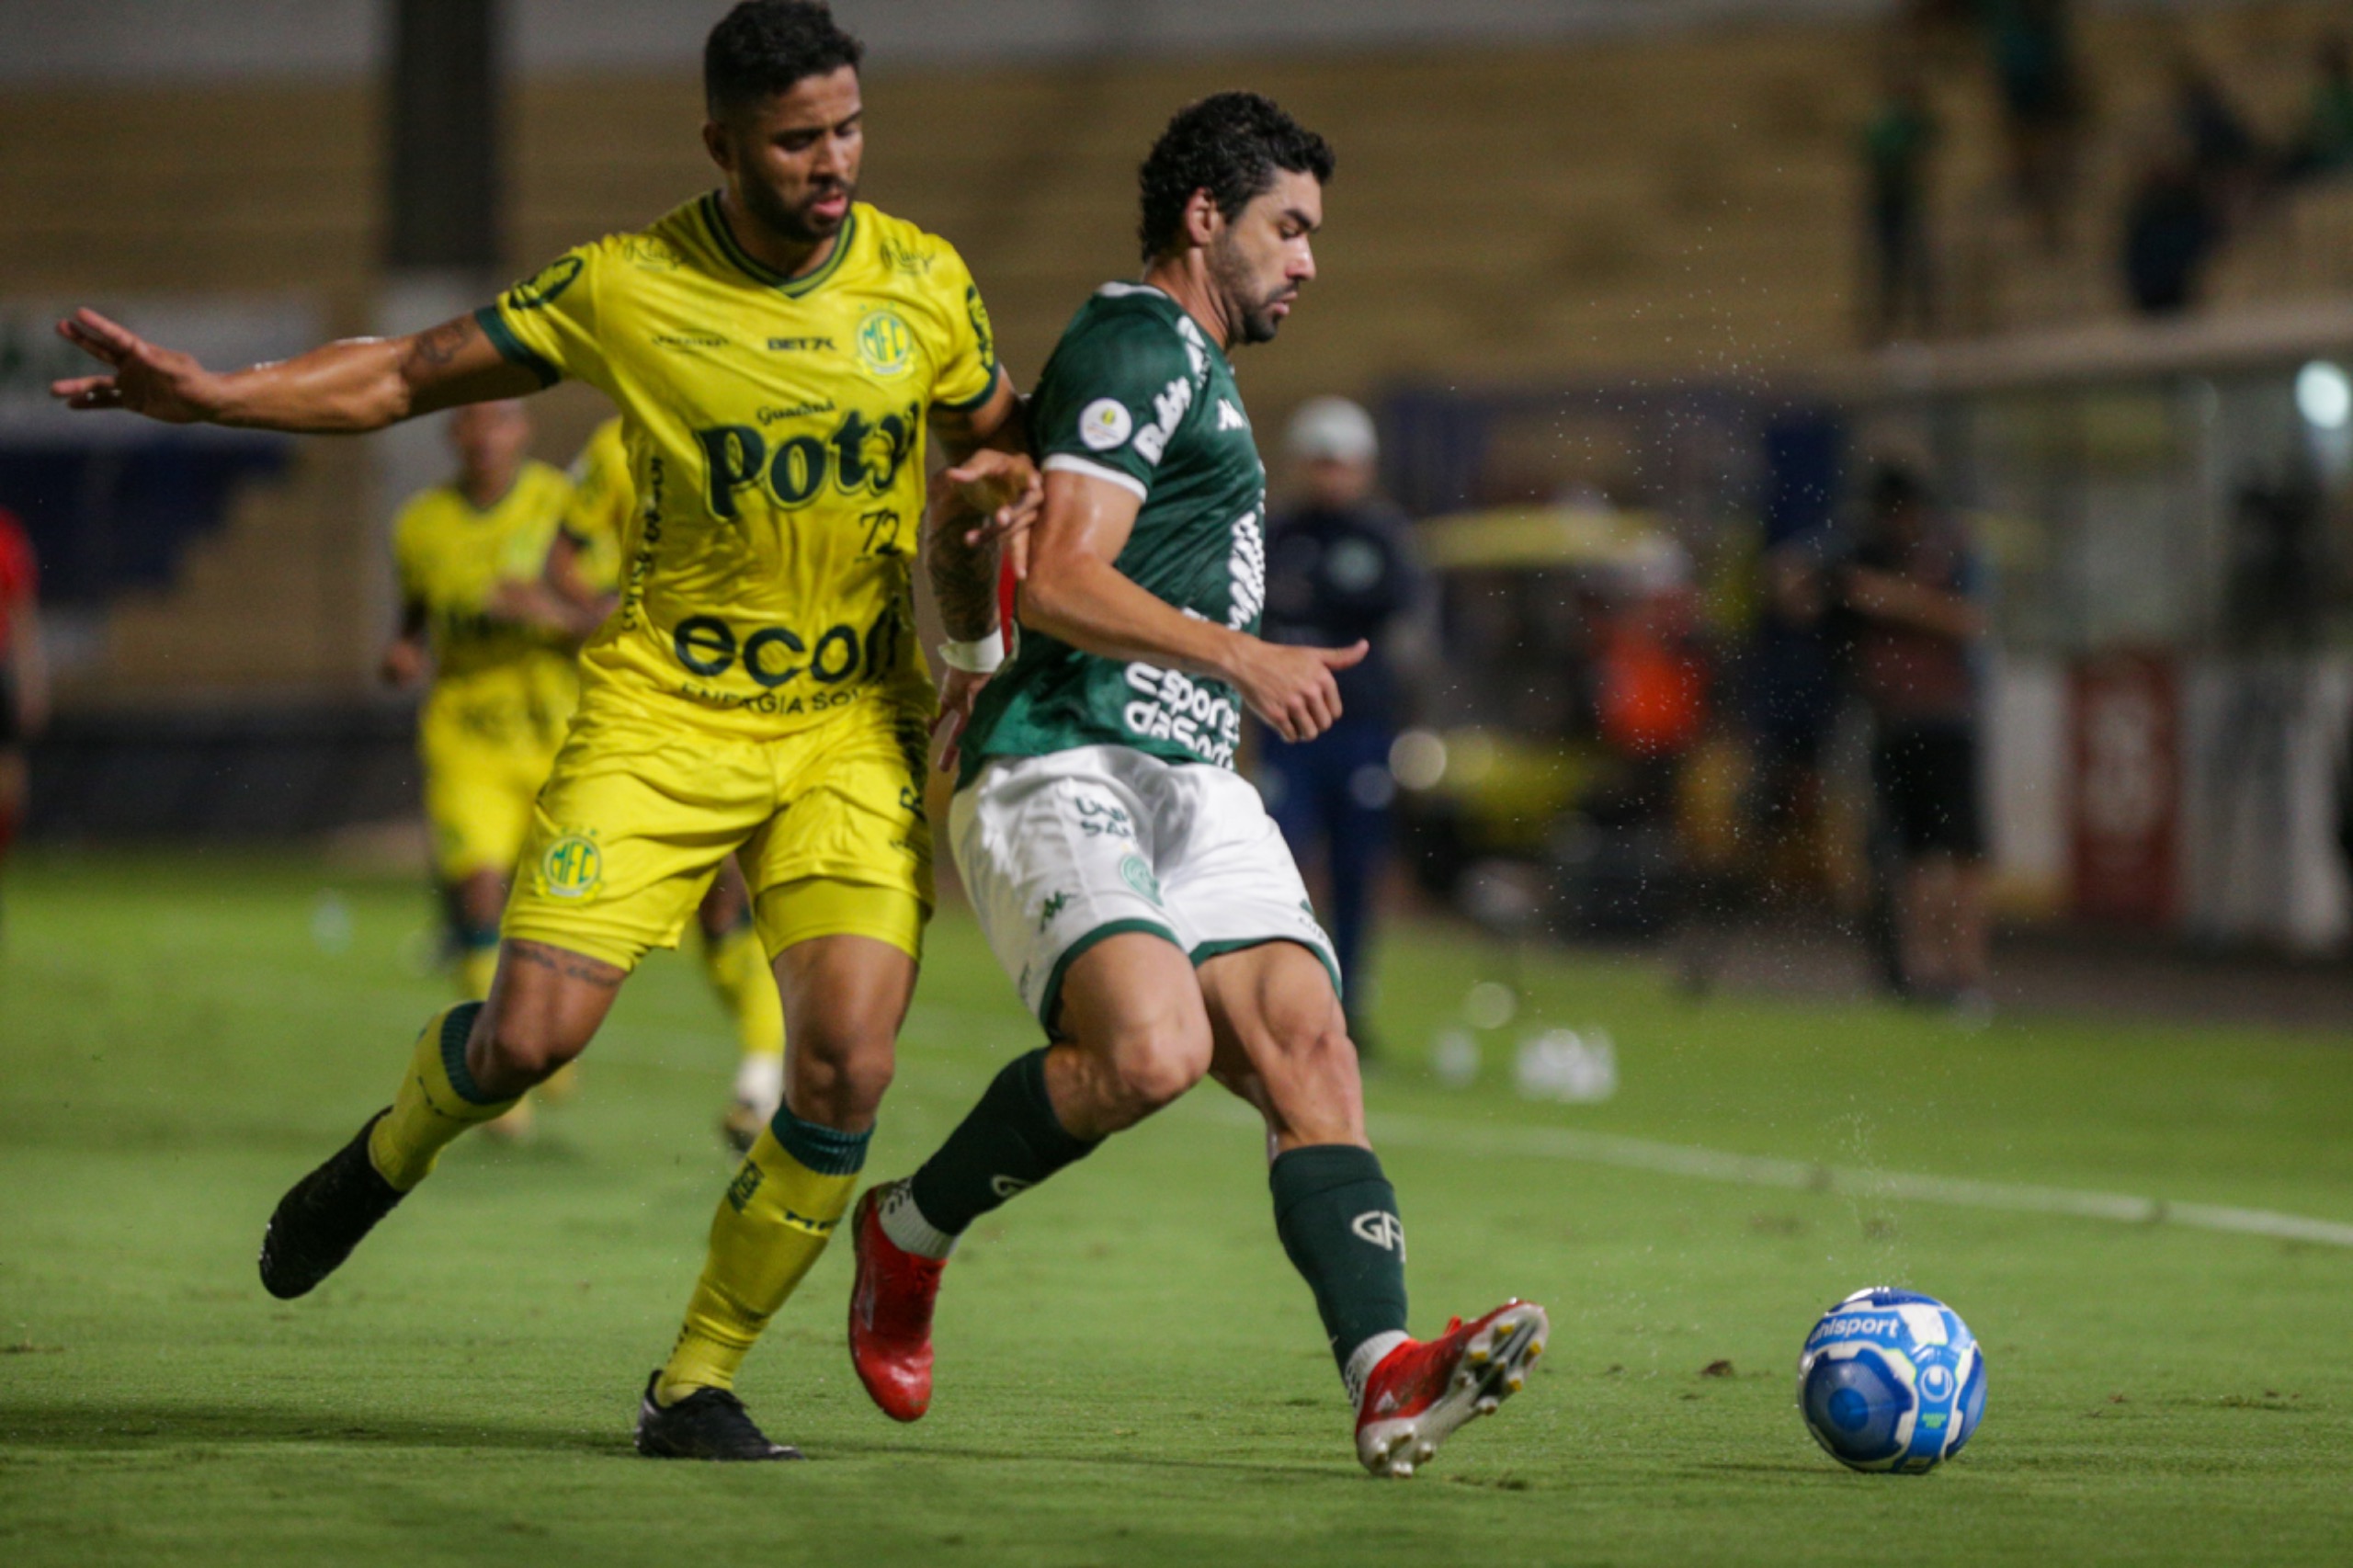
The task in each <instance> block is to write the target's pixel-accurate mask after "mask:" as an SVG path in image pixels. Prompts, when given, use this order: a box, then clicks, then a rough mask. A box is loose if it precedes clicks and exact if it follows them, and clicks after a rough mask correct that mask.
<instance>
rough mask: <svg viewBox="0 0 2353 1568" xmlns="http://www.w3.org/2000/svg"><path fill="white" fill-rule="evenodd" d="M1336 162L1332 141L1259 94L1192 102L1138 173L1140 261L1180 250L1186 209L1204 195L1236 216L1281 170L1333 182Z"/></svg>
mask: <svg viewBox="0 0 2353 1568" xmlns="http://www.w3.org/2000/svg"><path fill="white" fill-rule="evenodd" d="M1335 163H1336V160H1335V159H1334V158H1333V156H1332V148H1331V145H1330V143H1328V142H1325V141H1324V138H1322V137H1321V136H1318V135H1316V134H1315V132H1313V131H1310V130H1308V129H1307V128H1306V127H1304V126H1302V125H1301V124H1300V123H1299V121H1297V120H1295V119H1291V117H1290V116H1289V115H1287V114H1285V113H1284V112H1283V111H1282V109H1281V108H1279V107H1278V106H1277V105H1276V103H1275V101H1274V100H1273V99H1272V98H1268V97H1261V96H1260V95H1259V94H1256V93H1217V94H1214V95H1212V96H1211V97H1206V98H1203V99H1202V100H1201V101H1200V102H1199V103H1196V104H1188V105H1187V106H1186V107H1185V108H1180V109H1178V110H1177V111H1176V117H1175V118H1174V119H1171V120H1169V122H1168V129H1167V130H1165V131H1162V132H1161V133H1160V140H1159V141H1157V142H1154V143H1153V144H1152V153H1151V155H1150V156H1148V157H1146V158H1145V159H1144V161H1143V167H1142V168H1141V169H1139V170H1138V171H1137V172H1136V183H1137V184H1138V186H1139V187H1141V188H1142V197H1143V219H1142V222H1140V223H1139V224H1138V225H1137V226H1136V237H1137V238H1138V239H1139V240H1141V241H1142V244H1143V258H1144V259H1145V260H1146V261H1150V260H1152V259H1153V258H1154V256H1161V255H1164V254H1165V253H1166V252H1168V251H1170V250H1173V249H1175V248H1176V238H1177V236H1178V235H1179V234H1180V233H1183V232H1184V225H1185V204H1186V203H1187V202H1188V201H1190V200H1192V199H1193V192H1195V191H1197V190H1206V191H1208V192H1209V193H1210V199H1211V200H1212V201H1214V202H1216V203H1217V210H1219V211H1220V212H1222V213H1224V214H1225V215H1226V217H1227V218H1229V219H1232V218H1233V217H1235V216H1237V215H1238V214H1240V212H1241V211H1242V210H1243V209H1244V208H1245V207H1247V206H1249V205H1250V202H1251V199H1253V198H1255V197H1258V196H1262V195H1264V194H1265V193H1266V192H1267V189H1268V188H1269V187H1272V186H1273V185H1274V183H1275V171H1276V170H1277V169H1284V170H1288V171H1289V172H1290V173H1292V174H1301V175H1313V176H1315V180H1316V183H1317V184H1318V185H1324V184H1328V183H1330V181H1331V178H1332V170H1333V167H1334V165H1335Z"/></svg>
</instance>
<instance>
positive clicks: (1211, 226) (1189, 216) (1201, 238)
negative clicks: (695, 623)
mask: <svg viewBox="0 0 2353 1568" xmlns="http://www.w3.org/2000/svg"><path fill="white" fill-rule="evenodd" d="M1224 227H1225V214H1224V213H1222V212H1221V211H1219V210H1218V206H1217V198H1216V197H1214V196H1211V194H1210V193H1209V189H1208V187H1202V188H1201V189H1199V190H1197V191H1195V192H1193V195H1192V199H1190V200H1188V201H1187V202H1186V203H1185V238H1186V240H1187V241H1188V242H1189V243H1190V244H1197V245H1201V246H1204V247H1206V246H1207V245H1208V244H1209V243H1210V242H1211V240H1213V239H1215V238H1217V236H1218V233H1219V232H1220V231H1221V230H1222V229H1223V228H1224Z"/></svg>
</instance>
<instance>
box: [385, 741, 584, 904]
mask: <svg viewBox="0 0 2353 1568" xmlns="http://www.w3.org/2000/svg"><path fill="white" fill-rule="evenodd" d="M561 735H562V732H561V731H560V730H559V731H558V732H557V733H556V734H554V735H551V736H548V737H546V738H545V739H544V740H541V739H540V738H539V737H537V736H532V737H529V738H516V739H492V738H485V737H484V736H483V735H481V734H478V733H469V732H467V731H465V730H463V729H461V728H460V727H458V726H457V725H454V724H449V723H440V722H435V720H434V719H433V717H432V716H430V715H428V716H427V718H426V722H424V723H423V724H422V725H420V726H419V728H418V731H417V748H416V750H417V759H418V761H419V762H421V763H422V764H423V765H424V768H425V820H426V823H427V824H430V826H431V828H432V830H433V869H434V873H435V874H436V875H437V876H438V877H439V878H440V879H441V880H442V881H444V882H452V883H454V882H461V881H465V880H466V879H467V878H468V877H471V876H473V875H475V874H476V873H478V872H482V871H495V872H497V873H498V874H499V875H500V876H501V877H506V876H511V875H513V874H514V871H515V866H516V862H517V859H518V858H520V856H521V855H522V852H523V841H524V839H525V838H527V837H528V836H529V834H530V831H531V801H533V800H534V799H535V798H536V797H537V796H538V794H539V792H540V785H541V784H543V783H545V782H547V777H548V770H549V769H550V768H551V767H554V766H555V757H556V744H557V742H558V740H560V738H561Z"/></svg>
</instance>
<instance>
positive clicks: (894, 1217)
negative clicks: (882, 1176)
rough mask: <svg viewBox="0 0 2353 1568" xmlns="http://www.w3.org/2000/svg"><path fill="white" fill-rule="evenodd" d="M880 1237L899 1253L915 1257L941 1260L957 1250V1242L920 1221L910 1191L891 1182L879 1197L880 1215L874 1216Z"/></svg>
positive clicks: (929, 1222) (929, 1224)
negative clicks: (880, 1197) (887, 1240)
mask: <svg viewBox="0 0 2353 1568" xmlns="http://www.w3.org/2000/svg"><path fill="white" fill-rule="evenodd" d="M876 1218H877V1219H878V1220H879V1221H880V1222H881V1226H882V1233H883V1234H884V1235H886V1236H888V1237H890V1238H891V1242H892V1245H894V1246H896V1247H897V1248H898V1249H899V1250H900V1251H901V1252H911V1253H913V1254H915V1256H917V1257H929V1258H942V1257H946V1256H948V1255H949V1253H951V1252H954V1251H955V1250H956V1238H955V1237H954V1236H951V1235H949V1233H947V1232H945V1231H943V1230H941V1229H940V1228H939V1227H938V1226H937V1225H935V1224H933V1223H932V1222H931V1221H928V1220H926V1219H925V1218H924V1217H923V1210H920V1209H918V1208H916V1207H915V1194H914V1192H913V1191H911V1190H909V1188H908V1186H907V1184H906V1183H905V1182H904V1181H894V1182H892V1184H891V1186H890V1188H889V1190H888V1191H886V1192H884V1193H883V1195H882V1205H881V1213H880V1214H879V1215H877V1216H876Z"/></svg>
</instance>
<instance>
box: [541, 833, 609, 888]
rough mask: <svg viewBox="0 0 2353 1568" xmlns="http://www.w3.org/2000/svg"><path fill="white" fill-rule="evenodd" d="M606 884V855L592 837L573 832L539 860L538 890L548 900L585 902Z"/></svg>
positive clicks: (543, 853)
mask: <svg viewBox="0 0 2353 1568" xmlns="http://www.w3.org/2000/svg"><path fill="white" fill-rule="evenodd" d="M604 880H605V852H604V851H603V850H602V849H599V848H598V847H597V838H596V835H594V834H587V833H579V832H573V833H567V834H565V835H563V836H562V837H561V838H558V839H557V840H556V841H555V842H554V843H553V844H551V845H549V846H547V848H546V849H545V850H544V851H542V852H541V854H540V888H541V890H542V891H544V892H546V894H547V895H548V896H549V897H550V898H584V899H585V898H587V897H588V896H590V895H591V894H593V893H594V892H596V891H597V884H598V883H600V882H602V881H604Z"/></svg>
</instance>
